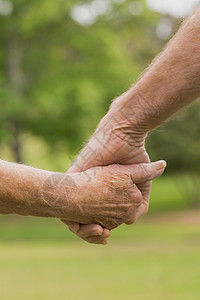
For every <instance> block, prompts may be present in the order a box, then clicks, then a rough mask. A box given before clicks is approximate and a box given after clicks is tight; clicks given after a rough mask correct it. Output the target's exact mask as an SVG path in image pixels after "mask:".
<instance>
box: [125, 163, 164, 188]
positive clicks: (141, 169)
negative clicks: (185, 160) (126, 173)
mask: <svg viewBox="0 0 200 300" xmlns="http://www.w3.org/2000/svg"><path fill="white" fill-rule="evenodd" d="M166 165H167V163H166V161H164V160H160V161H157V162H153V163H149V164H137V165H133V168H132V171H131V177H132V180H133V182H134V183H136V184H137V183H144V182H147V181H151V180H153V179H155V178H157V177H159V176H161V175H162V174H163V172H164V170H165V168H166Z"/></svg>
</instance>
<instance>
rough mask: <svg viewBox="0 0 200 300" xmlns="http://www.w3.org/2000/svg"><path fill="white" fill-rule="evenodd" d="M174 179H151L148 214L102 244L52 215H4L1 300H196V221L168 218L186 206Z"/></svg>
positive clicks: (199, 237)
mask: <svg viewBox="0 0 200 300" xmlns="http://www.w3.org/2000/svg"><path fill="white" fill-rule="evenodd" d="M178 184H179V181H178V179H176V177H170V178H166V177H163V178H161V179H159V180H157V181H155V183H154V188H153V191H152V197H151V209H150V212H149V215H148V217H147V218H142V219H141V221H139V222H137V223H136V224H135V225H134V226H122V227H120V228H119V229H117V230H115V231H113V232H112V237H111V239H110V243H109V245H108V246H106V247H103V246H97V245H89V244H86V243H84V242H82V241H81V240H79V239H78V238H77V237H76V236H74V235H73V234H72V233H71V232H69V231H68V230H67V229H66V228H65V226H64V225H63V224H62V223H61V222H59V221H58V220H54V219H40V218H28V217H26V218H23V217H16V216H2V217H1V218H0V240H1V244H0V300H1V299H2V300H13V299H14V300H18V299H19V300H27V299H29V300H33V299H34V300H40V299H41V300H45V299H48V300H55V299H69V300H71V299H72V300H94V299H95V300H118V299H119V300H121V299H124V300H129V299H130V300H133V299H137V300H143V299H144V300H146V299H150V300H151V299H152V300H157V299H158V300H160V299H162V300H169V299H170V300H179V299H180V300H191V299H192V300H196V299H199V295H200V285H199V278H200V226H198V224H195V222H194V223H193V222H191V223H190V222H189V223H188V222H187V223H185V224H184V218H183V221H182V222H176V217H173V218H174V219H173V222H171V219H170V218H169V219H167V218H166V216H167V215H168V214H169V215H173V213H172V212H171V213H170V211H174V210H175V211H177V210H182V211H183V214H185V211H186V209H187V208H189V207H190V206H189V202H187V201H186V196H184V193H182V192H181V189H180V188H179V186H178ZM162 211H167V213H165V215H163V213H161V212H162ZM175 214H176V213H175ZM186 214H187V212H186ZM159 216H160V219H159V220H160V221H159V220H158V219H157V217H159ZM162 216H164V218H163V217H162ZM173 216H174V215H173ZM195 218H196V220H197V221H198V212H197V214H195ZM163 219H165V221H164V222H163ZM192 220H193V219H192ZM197 223H198V222H197ZM199 224H200V222H199Z"/></svg>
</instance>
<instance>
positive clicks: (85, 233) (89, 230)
mask: <svg viewBox="0 0 200 300" xmlns="http://www.w3.org/2000/svg"><path fill="white" fill-rule="evenodd" d="M103 232H104V229H103V228H102V227H101V226H100V225H98V224H89V225H80V227H79V230H78V232H76V234H77V235H78V236H79V237H80V238H82V239H83V238H85V237H92V236H102V234H103Z"/></svg>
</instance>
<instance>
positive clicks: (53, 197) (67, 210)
mask: <svg viewBox="0 0 200 300" xmlns="http://www.w3.org/2000/svg"><path fill="white" fill-rule="evenodd" d="M77 174H78V173H74V174H71V173H52V174H51V175H50V176H49V177H48V178H46V180H45V181H44V183H43V187H42V193H41V196H42V197H41V199H42V202H43V203H44V204H46V205H45V206H46V207H45V209H47V212H48V213H49V214H50V216H51V217H55V218H59V219H63V220H71V221H73V220H74V214H75V210H76V205H77V197H78V183H77Z"/></svg>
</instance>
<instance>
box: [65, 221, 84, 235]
mask: <svg viewBox="0 0 200 300" xmlns="http://www.w3.org/2000/svg"><path fill="white" fill-rule="evenodd" d="M61 221H62V222H63V223H64V224H65V225H67V226H68V228H69V230H70V231H72V232H73V233H77V232H78V231H79V229H80V224H79V223H77V222H72V221H66V220H61Z"/></svg>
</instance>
